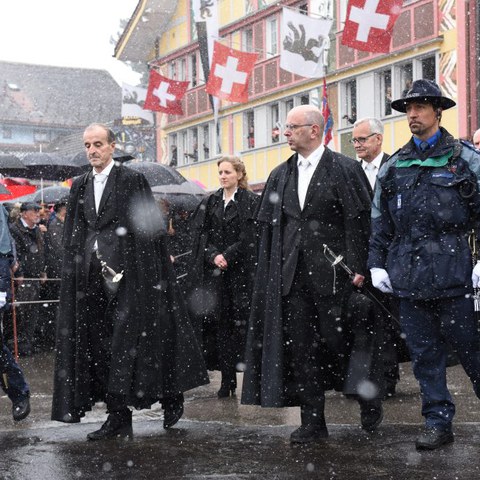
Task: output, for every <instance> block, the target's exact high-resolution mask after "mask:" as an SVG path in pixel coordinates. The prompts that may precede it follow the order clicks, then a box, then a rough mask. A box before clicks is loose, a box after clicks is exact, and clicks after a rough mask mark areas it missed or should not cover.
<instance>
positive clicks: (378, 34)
mask: <svg viewBox="0 0 480 480" xmlns="http://www.w3.org/2000/svg"><path fill="white" fill-rule="evenodd" d="M402 4H403V0H349V2H348V6H347V17H346V21H345V28H344V29H343V34H342V44H343V45H346V46H348V47H352V48H355V49H356V50H362V51H364V52H374V53H388V52H389V51H390V42H391V39H392V33H393V27H394V25H395V22H396V21H397V19H398V17H399V15H400V12H401V10H402Z"/></svg>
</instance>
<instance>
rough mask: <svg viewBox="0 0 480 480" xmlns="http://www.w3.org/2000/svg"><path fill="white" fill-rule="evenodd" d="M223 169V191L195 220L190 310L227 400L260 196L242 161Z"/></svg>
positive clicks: (239, 345)
mask: <svg viewBox="0 0 480 480" xmlns="http://www.w3.org/2000/svg"><path fill="white" fill-rule="evenodd" d="M217 165H218V175H219V180H220V185H221V188H220V189H219V190H218V191H217V192H215V193H213V194H211V195H210V196H208V197H206V198H205V199H204V200H203V201H202V202H201V204H200V205H199V206H198V208H197V210H196V211H195V213H194V215H193V217H192V221H191V227H192V231H193V234H194V244H193V257H194V259H195V262H194V265H193V271H192V272H191V274H190V275H189V277H190V285H191V290H190V295H189V305H190V312H191V314H192V317H193V319H194V322H195V323H196V324H197V327H198V329H199V330H200V331H201V340H202V346H203V352H204V355H205V359H206V362H207V368H208V369H209V370H220V371H221V373H222V382H221V388H220V390H219V391H218V396H219V397H220V398H222V397H228V396H230V395H234V393H235V389H236V386H237V380H236V371H237V370H239V369H240V365H239V364H240V363H241V362H243V355H244V349H245V337H246V328H247V322H248V316H249V310H250V300H251V287H252V280H253V273H254V268H255V244H256V239H255V227H254V224H253V221H252V218H253V214H254V211H255V207H256V205H257V203H258V199H259V197H258V196H257V195H255V194H254V193H252V192H251V191H250V189H249V186H248V181H247V173H246V171H245V165H244V164H243V162H242V161H241V160H240V159H239V158H238V157H234V156H224V157H222V158H221V159H220V160H219V161H218V162H217Z"/></svg>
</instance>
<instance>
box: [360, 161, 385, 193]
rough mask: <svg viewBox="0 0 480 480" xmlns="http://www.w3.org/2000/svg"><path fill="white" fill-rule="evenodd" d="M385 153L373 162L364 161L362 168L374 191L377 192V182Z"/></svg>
mask: <svg viewBox="0 0 480 480" xmlns="http://www.w3.org/2000/svg"><path fill="white" fill-rule="evenodd" d="M382 159H383V152H380V153H379V154H378V155H377V156H376V157H375V158H374V159H373V160H372V161H371V162H366V161H365V160H362V168H363V170H364V171H365V173H366V175H367V178H368V181H369V182H370V186H371V187H372V190H375V182H376V180H377V175H378V171H379V170H380V164H381V163H382Z"/></svg>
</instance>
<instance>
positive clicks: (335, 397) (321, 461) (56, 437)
mask: <svg viewBox="0 0 480 480" xmlns="http://www.w3.org/2000/svg"><path fill="white" fill-rule="evenodd" d="M20 364H21V366H22V368H23V369H24V371H25V373H26V375H27V377H28V380H29V382H30V387H31V391H32V398H31V404H32V413H31V414H30V416H29V417H28V418H27V419H26V420H23V421H22V422H19V423H14V422H13V420H12V418H11V403H10V401H9V400H8V398H7V397H5V396H2V397H1V398H0V442H1V445H2V453H3V455H2V457H3V461H2V462H0V479H1V480H17V479H18V480H19V479H22V480H29V479H39V480H43V479H45V480H60V479H62V480H63V479H77V478H78V479H118V480H123V479H129V480H130V479H133V480H137V479H172V480H173V479H182V478H186V479H210V478H212V479H266V480H270V479H272V480H273V479H279V480H280V479H304V478H305V479H310V478H312V479H313V478H318V479H345V480H354V479H355V480H363V479H365V480H367V479H368V480H370V479H395V480H396V479H415V480H417V479H419V480H423V479H432V480H447V479H448V480H452V479H462V480H464V479H466V480H469V479H479V478H480V423H479V422H480V401H479V400H478V399H477V398H476V397H475V395H474V394H473V392H472V389H471V386H470V384H469V382H468V379H467V378H466V376H465V374H464V373H463V370H462V369H461V368H460V367H452V368H450V369H449V385H450V387H451V392H452V395H453V396H454V399H455V402H456V405H457V415H456V418H455V430H454V431H455V443H454V444H452V445H448V446H446V447H443V448H441V449H439V450H436V451H434V452H417V451H416V450H415V446H414V441H415V438H416V436H417V434H418V432H419V431H420V429H421V427H422V418H421V416H420V398H419V395H418V387H417V384H416V382H415V380H414V379H413V376H412V374H411V371H410V367H409V365H408V364H403V365H402V373H401V376H402V378H401V381H400V383H399V384H398V387H397V395H396V396H395V397H394V398H393V399H390V400H388V401H387V402H385V403H384V408H385V418H384V421H383V423H382V425H381V426H380V427H379V429H378V431H377V432H375V433H374V434H367V433H366V432H364V431H363V430H361V429H360V427H359V411H358V406H357V403H356V402H355V401H352V400H348V399H345V398H343V396H342V395H340V394H338V393H333V392H332V393H329V394H328V396H327V405H326V417H327V425H328V430H329V433H330V436H329V438H328V439H326V440H324V441H322V442H321V443H318V444H315V445H313V446H312V445H310V446H291V445H290V443H289V435H290V433H291V432H292V431H293V430H294V428H296V427H297V426H298V424H299V422H300V415H299V411H298V408H285V409H261V408H259V407H253V406H244V405H240V403H239V398H240V391H239V390H237V396H236V397H232V398H229V399H222V400H219V399H217V397H216V391H217V390H218V388H219V375H218V374H217V372H215V373H213V374H211V383H210V385H207V386H204V387H201V388H198V389H195V390H192V391H190V392H188V393H187V395H186V404H185V415H184V417H183V418H182V420H181V421H180V422H179V423H178V424H177V425H176V426H175V427H174V428H173V429H171V430H169V431H165V430H164V429H163V428H162V420H163V416H162V410H161V409H160V407H159V406H155V408H153V409H152V410H143V411H139V412H134V423H133V428H134V435H135V437H134V439H133V441H130V442H125V441H119V440H112V441H108V442H104V443H100V444H98V443H91V442H87V441H86V434H87V433H88V432H90V431H93V430H96V429H97V428H98V427H99V426H100V425H101V423H103V421H104V420H105V417H106V416H105V413H104V411H105V409H104V408H103V406H101V405H100V406H98V408H97V407H96V408H95V409H94V410H93V411H92V412H90V413H88V414H87V416H86V418H85V419H84V420H82V423H80V424H74V425H67V424H61V423H58V422H52V421H50V403H51V386H52V371H53V355H52V354H51V353H50V354H37V355H35V356H34V357H30V358H26V359H23V360H22V359H21V361H20ZM239 379H240V375H239Z"/></svg>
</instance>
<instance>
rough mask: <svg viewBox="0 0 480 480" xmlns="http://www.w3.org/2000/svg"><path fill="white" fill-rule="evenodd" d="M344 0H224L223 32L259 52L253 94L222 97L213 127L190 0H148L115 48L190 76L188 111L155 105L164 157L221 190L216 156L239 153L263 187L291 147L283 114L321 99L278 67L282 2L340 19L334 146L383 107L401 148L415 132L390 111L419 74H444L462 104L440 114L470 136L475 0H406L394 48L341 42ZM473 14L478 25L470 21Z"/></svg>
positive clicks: (331, 58) (332, 70)
mask: <svg viewBox="0 0 480 480" xmlns="http://www.w3.org/2000/svg"><path fill="white" fill-rule="evenodd" d="M347 3H348V1H347V0H338V1H333V0H310V1H307V0H283V1H269V0H245V1H239V0H218V17H219V25H220V31H219V37H220V39H219V40H220V41H221V42H222V43H224V44H225V45H227V46H229V47H231V48H234V49H237V50H242V51H247V52H256V53H258V59H257V62H256V65H255V69H254V72H253V76H252V79H251V82H250V85H249V100H248V102H247V103H242V104H238V103H230V102H225V101H222V102H221V103H220V108H219V116H218V126H216V124H215V121H214V115H213V111H212V106H211V102H210V100H209V97H208V95H207V94H206V93H205V78H204V75H203V70H202V68H201V59H200V51H199V43H198V39H197V36H196V28H195V23H194V20H193V12H192V9H191V2H190V1H188V0H183V1H177V2H175V1H169V2H166V1H164V0H140V1H139V3H138V6H137V9H136V11H135V13H134V14H133V16H132V18H131V19H130V22H129V24H128V26H127V27H126V29H125V31H124V33H123V35H122V37H121V38H120V40H119V42H118V43H117V46H116V52H115V55H116V57H117V58H119V59H120V60H124V61H126V60H131V61H144V62H147V63H149V64H150V66H151V68H155V69H158V71H159V72H160V73H161V74H163V75H164V76H166V77H169V78H172V79H176V80H188V81H189V82H190V85H189V89H188V91H187V94H186V95H185V97H184V100H183V112H184V114H183V115H165V114H160V113H158V114H157V126H158V131H157V148H158V156H159V157H160V158H162V161H164V162H167V163H171V164H173V165H175V166H176V167H177V168H178V169H179V170H180V171H181V173H182V174H184V175H185V176H186V177H187V178H191V179H196V180H199V181H200V182H202V183H203V184H205V185H206V186H207V188H208V189H210V190H213V189H215V188H217V186H218V181H217V165H216V162H217V159H218V157H219V155H221V154H222V153H227V154H231V153H234V154H239V155H240V156H241V157H242V159H243V161H244V162H245V164H246V167H247V172H248V174H249V177H250V181H251V184H252V185H254V186H257V188H259V189H260V188H261V187H262V185H263V183H264V182H265V180H266V178H267V176H268V174H269V172H270V171H271V170H272V169H273V168H274V167H275V166H276V165H278V164H279V163H280V162H282V161H283V160H285V159H286V158H288V156H289V155H290V153H291V152H290V149H289V148H288V145H287V144H286V142H285V139H284V137H283V131H282V124H283V123H284V121H285V117H286V114H287V112H288V110H289V109H290V108H292V107H293V106H295V105H300V104H304V103H311V104H316V105H319V106H320V105H321V99H322V84H323V80H322V79H308V78H304V77H302V76H301V75H295V74H292V73H289V72H286V71H284V70H282V69H281V68H280V41H281V31H280V29H281V19H282V8H283V7H290V8H293V9H296V10H297V11H299V12H302V13H308V14H309V15H311V16H321V17H327V18H328V17H330V18H333V20H334V22H333V27H332V30H331V33H330V48H329V51H328V67H327V74H326V80H327V85H328V99H329V104H330V109H331V110H332V112H333V117H334V132H333V133H334V138H333V140H332V142H331V143H330V145H329V146H330V147H332V148H333V149H335V150H339V151H341V152H342V153H345V154H347V155H350V156H353V155H354V151H353V148H352V146H351V144H350V143H349V142H348V140H349V139H350V138H351V130H352V124H353V122H354V121H355V119H357V118H361V117H365V116H375V117H378V118H380V119H381V120H382V121H383V122H384V125H385V140H384V149H385V151H386V152H389V153H393V152H394V151H395V150H396V149H397V148H399V147H400V146H401V145H402V144H403V143H405V141H406V140H407V139H408V138H409V136H410V132H409V130H408V127H407V124H406V122H405V117H404V115H403V114H399V113H398V112H395V111H392V109H391V107H390V101H391V100H392V99H396V98H399V97H400V96H401V95H402V92H403V91H404V90H405V89H406V88H408V85H409V84H410V83H411V82H412V81H413V80H416V79H418V78H429V79H432V80H435V81H437V82H438V83H439V84H440V85H441V87H442V89H443V91H444V94H445V95H447V96H449V97H451V98H453V99H455V100H456V101H457V102H459V105H460V106H459V107H456V108H453V109H451V110H448V111H445V112H444V115H443V119H442V123H443V125H444V126H445V127H446V128H447V129H448V130H449V131H450V132H451V133H452V134H454V135H455V136H461V137H465V138H468V137H469V136H470V134H471V129H472V128H473V124H474V123H475V120H473V119H474V118H475V116H476V115H478V113H477V109H476V106H475V105H476V91H475V88H476V87H475V88H474V86H473V85H472V84H471V82H470V81H468V82H467V78H466V73H467V68H466V61H465V58H466V52H465V48H466V40H467V39H470V40H471V41H474V40H473V36H472V32H471V29H472V28H474V26H475V23H474V21H473V20H472V19H471V18H469V14H468V12H469V6H468V5H467V4H469V3H471V2H463V1H462V2H459V1H457V2H455V1H451V0H438V1H437V0H405V1H404V3H403V7H402V11H401V14H400V17H399V19H398V21H397V23H396V25H395V28H394V34H393V39H392V44H391V52H390V53H389V54H374V53H368V52H360V51H357V50H354V49H351V48H347V47H345V46H343V45H342V44H341V36H342V31H343V26H344V22H345V15H346V9H347ZM467 18H468V20H469V21H470V22H471V23H472V26H471V27H470V29H469V28H468V25H467V24H466V23H462V22H464V21H465V20H467ZM155 21H156V22H157V24H156V25H153V24H152V22H155ZM460 23H462V27H460V28H459V27H458V25H459V24H460ZM154 27H156V28H154ZM477 63H478V62H477ZM467 83H468V84H467ZM475 86H476V84H475ZM464 105H469V106H471V108H468V109H465V108H464ZM467 110H468V111H467ZM475 128H476V126H475Z"/></svg>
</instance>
